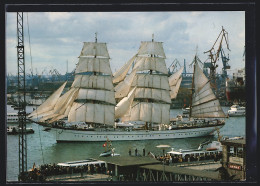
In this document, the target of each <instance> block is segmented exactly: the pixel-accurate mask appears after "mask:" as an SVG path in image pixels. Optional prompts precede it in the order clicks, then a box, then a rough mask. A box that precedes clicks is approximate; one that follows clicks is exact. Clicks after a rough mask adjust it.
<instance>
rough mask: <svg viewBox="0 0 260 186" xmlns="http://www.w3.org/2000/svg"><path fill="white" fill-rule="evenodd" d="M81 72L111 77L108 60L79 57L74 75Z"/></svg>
mask: <svg viewBox="0 0 260 186" xmlns="http://www.w3.org/2000/svg"><path fill="white" fill-rule="evenodd" d="M82 72H101V73H104V74H108V75H112V71H111V68H110V64H109V59H108V58H88V57H79V62H78V65H77V67H76V70H75V73H82Z"/></svg>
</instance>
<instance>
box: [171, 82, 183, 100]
mask: <svg viewBox="0 0 260 186" xmlns="http://www.w3.org/2000/svg"><path fill="white" fill-rule="evenodd" d="M181 81H182V77H181V78H180V79H178V81H177V84H176V85H173V86H170V88H171V92H170V95H171V99H175V98H176V97H177V94H178V92H179V89H180V86H181Z"/></svg>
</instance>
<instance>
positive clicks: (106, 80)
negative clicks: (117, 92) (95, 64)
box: [71, 75, 114, 90]
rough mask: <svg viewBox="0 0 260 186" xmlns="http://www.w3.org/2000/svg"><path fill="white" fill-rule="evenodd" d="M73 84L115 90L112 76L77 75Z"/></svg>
mask: <svg viewBox="0 0 260 186" xmlns="http://www.w3.org/2000/svg"><path fill="white" fill-rule="evenodd" d="M71 86H72V87H74V88H89V89H101V90H114V86H113V83H112V77H111V76H103V75H97V76H95V75H76V76H75V79H74V82H73V84H72V85H71Z"/></svg>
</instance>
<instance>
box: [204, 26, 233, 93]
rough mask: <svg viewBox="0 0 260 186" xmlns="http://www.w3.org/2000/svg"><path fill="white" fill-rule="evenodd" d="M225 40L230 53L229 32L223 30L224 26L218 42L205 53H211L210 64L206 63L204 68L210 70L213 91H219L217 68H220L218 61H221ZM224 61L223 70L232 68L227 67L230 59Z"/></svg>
mask: <svg viewBox="0 0 260 186" xmlns="http://www.w3.org/2000/svg"><path fill="white" fill-rule="evenodd" d="M223 40H225V43H226V46H227V49H228V50H229V51H230V49H229V42H228V32H227V31H226V30H225V29H224V28H223V26H222V30H221V32H220V34H219V35H218V37H217V39H216V41H215V42H214V44H213V46H212V47H211V49H210V50H208V51H206V52H204V54H205V53H209V58H208V59H209V60H210V62H205V63H204V68H209V69H210V75H209V77H210V80H211V87H212V88H213V90H215V91H216V90H217V86H216V68H217V67H218V65H217V61H218V60H219V56H220V53H221V51H222V52H223V46H222V45H223ZM218 42H219V46H218V47H217V49H216V48H215V47H216V44H217V43H218ZM221 55H222V54H221ZM223 59H224V61H222V62H223V66H225V67H223V68H227V67H229V68H230V66H229V65H227V62H228V61H229V59H228V58H224V57H223V58H222V60H223ZM225 70H226V69H225Z"/></svg>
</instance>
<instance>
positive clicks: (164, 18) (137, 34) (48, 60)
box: [6, 11, 245, 75]
mask: <svg viewBox="0 0 260 186" xmlns="http://www.w3.org/2000/svg"><path fill="white" fill-rule="evenodd" d="M16 24H17V23H16V13H13V12H7V13H6V74H12V75H17V51H16V46H17V35H16V29H17V28H16ZM222 26H223V28H224V29H225V30H226V31H227V32H228V40H229V48H230V50H231V51H228V50H227V47H226V44H225V42H224V43H223V48H224V51H225V54H226V55H227V54H229V58H230V61H229V65H230V66H231V70H230V71H228V74H230V73H232V71H233V70H234V69H239V68H243V67H244V66H245V62H244V58H243V53H244V46H245V12H243V11H201V12H199V11H195V12H191V11H185V12H164V11H163V12H29V13H26V12H25V13H24V46H25V69H26V73H31V70H32V72H33V74H36V73H37V74H38V75H40V74H45V75H46V74H49V71H50V70H54V69H56V70H57V71H58V72H59V73H61V74H65V73H66V71H67V63H68V72H71V71H73V70H74V68H75V67H76V64H77V62H78V56H79V55H80V52H81V49H82V47H83V42H94V41H95V32H97V39H98V42H105V43H107V47H108V52H109V54H110V58H111V59H110V66H111V69H112V72H115V71H116V70H118V69H119V68H120V67H121V66H122V65H124V64H125V63H126V62H127V61H128V60H129V59H130V58H131V57H132V56H133V55H135V54H136V53H137V51H138V49H139V46H140V43H141V41H151V40H152V34H154V40H155V41H159V42H163V47H164V51H165V54H166V59H165V61H166V66H167V67H169V66H170V64H171V63H172V62H173V61H174V60H175V59H177V60H178V61H179V63H180V65H181V66H183V61H184V59H185V61H186V68H187V71H188V72H192V68H191V67H189V64H190V63H191V62H192V60H193V58H194V55H195V54H196V52H197V54H198V57H199V58H200V60H201V61H202V62H205V61H206V60H207V59H208V54H205V53H204V52H205V51H208V50H210V49H211V47H212V46H213V44H214V42H215V40H216V39H217V37H218V35H219V34H220V32H221V30H222ZM218 44H219V43H217V44H216V47H215V48H217V47H218ZM217 63H218V65H219V67H218V68H217V72H220V71H221V68H222V61H221V60H220V61H218V62H217Z"/></svg>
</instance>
